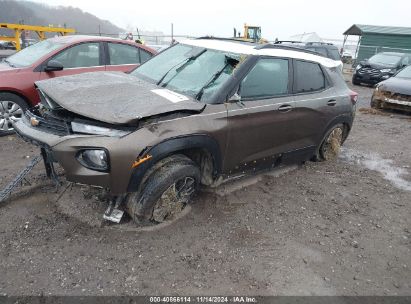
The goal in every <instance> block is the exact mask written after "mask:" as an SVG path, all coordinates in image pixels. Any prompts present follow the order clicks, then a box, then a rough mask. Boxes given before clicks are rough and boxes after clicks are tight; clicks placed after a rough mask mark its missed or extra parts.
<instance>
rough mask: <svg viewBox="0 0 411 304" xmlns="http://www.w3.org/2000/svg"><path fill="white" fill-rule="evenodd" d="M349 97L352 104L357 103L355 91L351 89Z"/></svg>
mask: <svg viewBox="0 0 411 304" xmlns="http://www.w3.org/2000/svg"><path fill="white" fill-rule="evenodd" d="M350 99H351V103H352V104H353V105H355V104H356V103H357V100H358V93H356V92H354V91H351V92H350Z"/></svg>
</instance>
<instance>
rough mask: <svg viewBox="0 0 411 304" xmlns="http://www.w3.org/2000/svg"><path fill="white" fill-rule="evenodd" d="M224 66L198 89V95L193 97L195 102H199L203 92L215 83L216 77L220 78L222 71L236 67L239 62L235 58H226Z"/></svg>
mask: <svg viewBox="0 0 411 304" xmlns="http://www.w3.org/2000/svg"><path fill="white" fill-rule="evenodd" d="M225 61H226V64H225V65H224V66H223V68H222V69H221V70H218V71H217V72H216V73H215V74H214V75H213V76H212V77H211V78H210V80H209V81H207V82H206V84H205V85H204V86H203V87H202V88H201V89H200V91H198V93H197V94H196V96H195V99H197V100H201V97H203V94H204V90H205V89H207V88H208V87H209V86H210V85H211V84H213V83H214V81H216V80H217V79H218V77H220V75H221V74H222V73H223V72H224V70H225V69H226V68H227V67H228V66H230V65H231V66H233V67H235V66H236V65H237V63H238V62H239V61H238V60H237V59H235V58H231V57H228V56H226V60H225Z"/></svg>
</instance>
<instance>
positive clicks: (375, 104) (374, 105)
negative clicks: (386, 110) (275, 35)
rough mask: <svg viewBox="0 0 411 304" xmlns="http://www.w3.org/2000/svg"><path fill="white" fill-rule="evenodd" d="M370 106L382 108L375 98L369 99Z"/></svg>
mask: <svg viewBox="0 0 411 304" xmlns="http://www.w3.org/2000/svg"><path fill="white" fill-rule="evenodd" d="M370 106H371V108H373V109H382V106H381V103H380V102H377V101H375V100H371V102H370Z"/></svg>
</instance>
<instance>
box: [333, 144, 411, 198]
mask: <svg viewBox="0 0 411 304" xmlns="http://www.w3.org/2000/svg"><path fill="white" fill-rule="evenodd" d="M340 157H341V158H342V159H343V160H345V161H348V162H355V163H356V164H359V165H362V166H364V167H366V168H368V169H370V170H373V171H377V172H379V173H381V174H382V176H383V177H384V178H385V179H386V180H388V181H390V182H391V183H392V184H393V185H394V186H396V187H397V188H399V189H401V190H406V191H411V182H409V181H407V180H406V179H404V178H403V176H405V175H408V174H409V173H408V171H407V170H405V169H404V168H400V167H397V166H395V165H394V161H393V160H391V159H384V158H382V157H381V156H379V155H378V154H377V153H365V152H361V151H357V150H352V149H346V148H345V149H344V148H342V149H341V154H340Z"/></svg>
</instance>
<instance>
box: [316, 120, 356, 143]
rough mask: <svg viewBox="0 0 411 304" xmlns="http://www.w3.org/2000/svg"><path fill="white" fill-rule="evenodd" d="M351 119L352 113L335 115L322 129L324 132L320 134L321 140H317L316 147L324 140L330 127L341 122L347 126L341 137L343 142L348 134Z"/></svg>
mask: <svg viewBox="0 0 411 304" xmlns="http://www.w3.org/2000/svg"><path fill="white" fill-rule="evenodd" d="M353 121H354V117H353V116H352V115H348V114H342V115H339V116H337V117H335V118H334V119H333V120H331V121H330V122H329V123H328V125H327V127H326V128H325V129H324V132H323V134H322V136H321V141H320V142H319V144H318V147H319V146H320V145H321V143H322V142H323V141H324V139H325V137H326V136H327V134H328V132H329V131H330V130H331V128H332V127H333V126H335V125H338V124H343V125H345V126H347V130H346V132H345V134H344V138H343V142H344V141H345V140H346V139H347V137H348V134H349V133H350V131H351V127H352V124H353Z"/></svg>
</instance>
